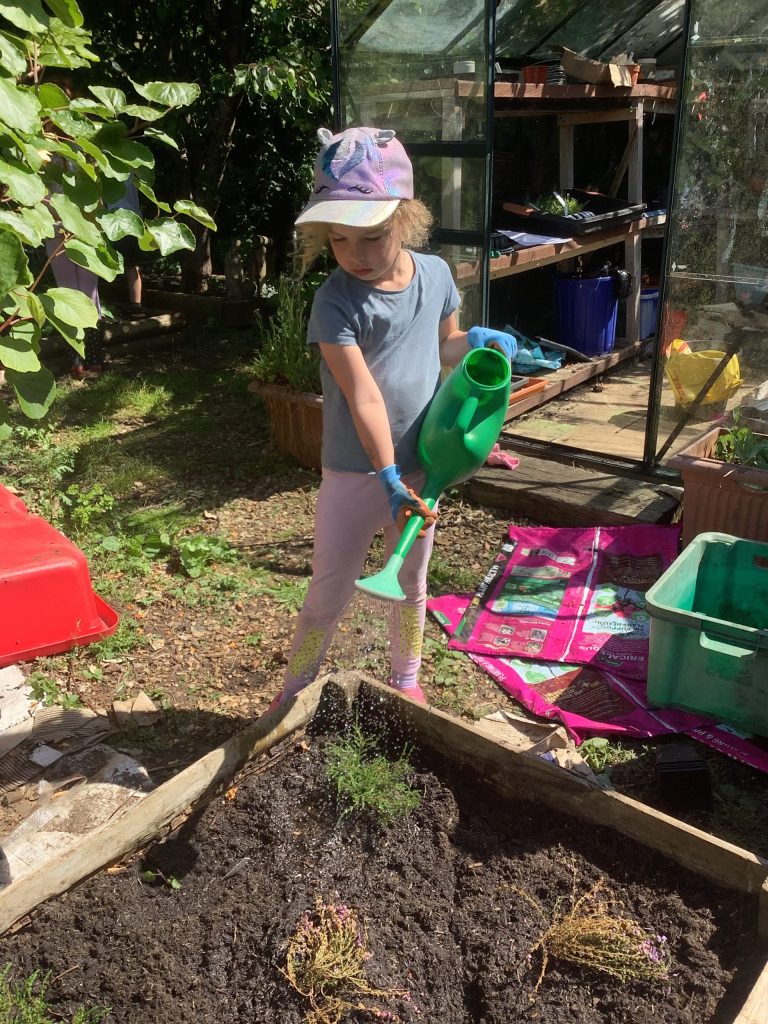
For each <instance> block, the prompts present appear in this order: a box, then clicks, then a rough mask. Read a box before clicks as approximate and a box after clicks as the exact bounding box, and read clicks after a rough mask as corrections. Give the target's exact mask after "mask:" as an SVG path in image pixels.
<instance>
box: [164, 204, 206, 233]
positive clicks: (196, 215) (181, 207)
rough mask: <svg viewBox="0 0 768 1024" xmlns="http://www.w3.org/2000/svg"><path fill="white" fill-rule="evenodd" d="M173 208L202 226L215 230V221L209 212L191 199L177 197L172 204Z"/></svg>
mask: <svg viewBox="0 0 768 1024" xmlns="http://www.w3.org/2000/svg"><path fill="white" fill-rule="evenodd" d="M173 208H174V210H175V211H176V213H183V214H184V215H185V216H187V217H191V218H192V219H193V220H196V221H198V222H199V223H200V224H202V225H203V226H204V227H206V228H210V229H211V231H215V230H216V221H215V220H214V219H213V217H211V215H210V213H208V211H207V210H204V209H203V207H202V206H198V205H197V203H193V202H192V200H191V199H177V200H176V202H175V203H174V204H173Z"/></svg>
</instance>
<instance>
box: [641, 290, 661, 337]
mask: <svg viewBox="0 0 768 1024" xmlns="http://www.w3.org/2000/svg"><path fill="white" fill-rule="evenodd" d="M658 323H659V289H658V288H643V290H642V291H641V292H640V340H641V341H643V340H644V339H645V338H652V337H653V336H654V334H655V333H656V328H657V327H658Z"/></svg>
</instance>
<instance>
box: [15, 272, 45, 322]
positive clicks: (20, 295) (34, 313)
mask: <svg viewBox="0 0 768 1024" xmlns="http://www.w3.org/2000/svg"><path fill="white" fill-rule="evenodd" d="M30 276H31V275H30ZM13 298H14V299H16V300H18V303H19V309H20V310H21V312H22V313H23V314H24V315H25V316H31V317H32V319H33V320H34V321H35V323H36V324H37V326H38V327H42V326H43V324H44V323H45V310H44V309H43V304H42V302H41V301H40V299H39V298H38V296H37V295H35V293H34V292H28V291H27V290H26V288H16V289H15V290H14V292H13Z"/></svg>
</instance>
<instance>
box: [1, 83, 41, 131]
mask: <svg viewBox="0 0 768 1024" xmlns="http://www.w3.org/2000/svg"><path fill="white" fill-rule="evenodd" d="M0 121H2V122H3V123H4V124H7V125H8V126H9V127H10V128H17V129H18V130H19V131H20V132H36V131H38V130H39V128H40V102H39V100H38V98H37V96H35V94H34V92H32V90H31V89H27V88H23V87H22V86H17V85H14V84H13V83H12V82H10V81H9V80H8V79H7V78H0Z"/></svg>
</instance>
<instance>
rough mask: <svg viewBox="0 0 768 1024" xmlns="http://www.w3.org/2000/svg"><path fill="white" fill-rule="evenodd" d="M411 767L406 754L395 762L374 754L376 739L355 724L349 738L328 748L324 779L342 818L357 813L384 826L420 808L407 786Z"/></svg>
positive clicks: (410, 788) (413, 791) (414, 794)
mask: <svg viewBox="0 0 768 1024" xmlns="http://www.w3.org/2000/svg"><path fill="white" fill-rule="evenodd" d="M412 770H413V769H412V767H411V765H410V763H409V761H408V759H407V757H406V756H405V751H404V752H403V754H401V756H400V757H399V758H398V759H397V760H396V761H390V760H388V759H387V758H386V757H383V756H382V755H381V754H377V753H376V740H375V739H374V738H373V737H370V736H366V735H365V734H364V733H363V731H362V729H361V728H360V726H358V725H356V726H354V728H353V729H352V730H351V732H350V733H349V735H348V736H345V737H344V738H343V739H340V740H337V741H335V742H333V743H330V744H329V745H328V752H327V759H326V765H325V773H326V777H327V778H328V779H329V781H330V782H331V784H332V785H333V786H334V788H335V791H336V797H337V799H338V801H339V803H340V805H341V807H342V812H341V816H342V817H344V815H346V814H351V813H352V812H353V811H359V812H363V813H367V814H371V815H373V817H374V818H376V819H377V820H378V821H379V822H380V823H381V824H382V825H384V826H385V827H387V826H389V825H392V824H394V822H395V821H397V820H398V818H404V817H406V815H408V814H410V813H411V811H413V810H414V809H415V808H416V807H418V806H419V801H420V797H419V794H418V792H417V791H416V790H415V789H414V788H413V787H412V786H411V785H410V784H409V783H408V776H409V775H410V773H411V771H412Z"/></svg>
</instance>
